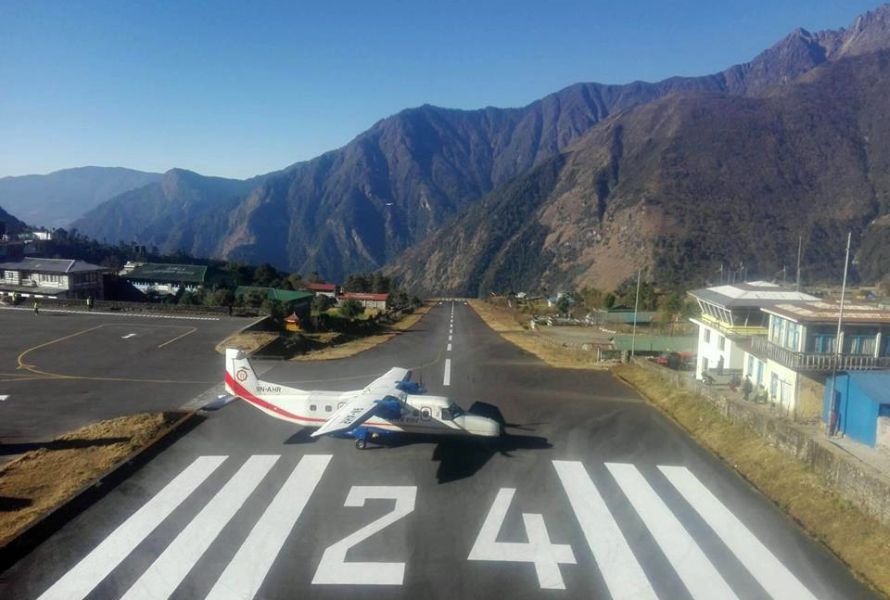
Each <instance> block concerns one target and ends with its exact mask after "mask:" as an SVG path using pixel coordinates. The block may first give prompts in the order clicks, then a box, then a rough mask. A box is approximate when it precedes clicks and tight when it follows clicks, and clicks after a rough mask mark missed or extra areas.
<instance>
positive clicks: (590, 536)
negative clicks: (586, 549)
mask: <svg viewBox="0 0 890 600" xmlns="http://www.w3.org/2000/svg"><path fill="white" fill-rule="evenodd" d="M553 466H554V467H555V468H556V473H557V475H559V479H560V481H561V482H562V487H563V488H565V491H566V495H567V496H568V497H569V503H570V504H571V505H572V510H574V511H575V516H576V517H577V518H578V522H579V523H580V525H581V531H583V532H584V537H585V538H586V539H587V545H588V546H590V551H591V552H592V553H593V559H594V560H595V561H596V564H597V566H598V567H599V571H600V574H601V575H602V576H603V579H604V580H605V582H606V587H608V588H609V594H610V595H611V596H612V600H658V597H657V596H656V595H655V591H654V590H653V589H652V584H651V583H650V582H649V579H648V578H647V577H646V574H645V573H644V572H643V569H642V567H640V563H638V562H637V559H636V557H635V556H634V555H633V552H632V551H631V549H630V546H628V545H627V540H625V539H624V535H622V533H621V530H620V529H619V528H618V524H617V523H616V522H615V519H614V517H612V513H610V512H609V508H608V507H607V506H606V503H605V501H604V500H603V497H602V496H601V495H600V493H599V491H598V490H597V489H596V486H594V485H593V481H592V480H591V479H590V476H589V475H588V474H587V470H586V469H585V468H584V465H582V464H581V463H580V462H578V461H568V460H554V461H553Z"/></svg>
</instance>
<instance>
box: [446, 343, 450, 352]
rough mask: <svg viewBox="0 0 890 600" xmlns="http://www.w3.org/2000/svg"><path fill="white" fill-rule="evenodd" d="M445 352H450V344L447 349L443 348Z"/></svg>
mask: <svg viewBox="0 0 890 600" xmlns="http://www.w3.org/2000/svg"><path fill="white" fill-rule="evenodd" d="M445 352H451V344H448V347H447V348H445Z"/></svg>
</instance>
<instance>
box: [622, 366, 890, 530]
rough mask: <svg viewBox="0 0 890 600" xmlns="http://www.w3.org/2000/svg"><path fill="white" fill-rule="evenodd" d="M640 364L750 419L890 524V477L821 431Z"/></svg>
mask: <svg viewBox="0 0 890 600" xmlns="http://www.w3.org/2000/svg"><path fill="white" fill-rule="evenodd" d="M634 364H636V365H637V366H638V367H640V368H642V369H644V370H646V371H649V372H651V373H654V374H656V375H658V376H659V377H660V378H661V379H662V380H665V381H667V382H669V383H671V384H673V385H674V386H676V387H679V388H681V389H684V390H687V391H689V392H691V393H693V394H695V395H697V396H700V397H701V398H703V399H705V400H707V401H709V402H711V403H712V404H713V405H714V406H715V407H716V408H717V409H718V410H719V411H720V413H721V414H722V415H723V416H724V417H725V418H726V419H728V420H729V421H731V422H733V423H738V424H741V425H744V426H745V427H747V428H748V429H750V430H751V431H752V432H754V433H755V434H757V435H759V436H760V437H762V438H763V439H764V441H765V442H767V443H769V444H771V445H772V446H774V447H776V448H778V449H779V450H781V451H783V452H785V453H787V454H789V455H791V456H793V457H794V458H796V459H798V460H800V461H803V462H804V463H805V464H806V465H807V466H808V467H810V468H811V469H813V471H815V472H816V473H817V474H818V475H819V476H820V477H821V478H822V479H823V480H824V481H825V482H826V483H827V484H828V485H829V486H830V487H831V488H832V489H833V490H834V491H835V492H837V493H838V494H839V495H840V496H842V497H844V498H846V499H847V500H848V501H850V502H851V503H853V504H855V505H856V506H857V507H859V508H860V509H861V510H862V511H863V512H865V513H867V514H869V515H871V516H873V517H875V518H877V519H878V520H880V521H881V522H883V523H884V524H886V525H890V477H888V476H887V475H886V474H884V473H881V471H879V470H878V469H876V468H875V467H873V466H871V465H868V464H866V463H863V462H862V461H860V460H859V459H857V458H856V457H854V456H852V455H850V454H848V453H846V452H845V451H843V450H841V449H839V448H838V447H837V446H835V445H834V444H832V443H831V441H830V440H828V439H826V438H825V436H824V435H823V434H822V433H821V432H820V431H817V430H813V429H812V428H807V427H805V426H803V425H799V424H797V423H794V422H792V421H791V420H789V419H787V418H784V417H783V416H782V415H780V414H777V413H775V412H774V411H771V410H770V409H768V408H767V407H765V406H761V405H757V404H754V403H753V402H747V401H745V400H742V399H741V398H738V397H735V394H727V393H725V391H723V390H721V389H719V388H712V387H709V386H706V385H703V384H702V383H700V382H698V381H696V380H695V379H692V378H691V377H689V376H688V375H686V374H683V373H680V372H677V371H672V370H670V369H667V368H665V367H661V366H659V365H656V364H654V363H652V362H650V361H647V360H635V361H634Z"/></svg>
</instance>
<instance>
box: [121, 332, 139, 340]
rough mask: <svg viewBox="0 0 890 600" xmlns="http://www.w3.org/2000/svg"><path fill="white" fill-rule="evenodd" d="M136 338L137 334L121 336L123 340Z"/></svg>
mask: <svg viewBox="0 0 890 600" xmlns="http://www.w3.org/2000/svg"><path fill="white" fill-rule="evenodd" d="M135 336H136V334H135V333H128V334H127V335H122V336H121V339H122V340H128V339H130V338H131V337H135Z"/></svg>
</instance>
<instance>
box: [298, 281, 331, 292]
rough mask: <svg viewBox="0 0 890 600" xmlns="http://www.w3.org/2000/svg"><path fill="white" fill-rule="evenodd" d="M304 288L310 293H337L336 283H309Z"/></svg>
mask: <svg viewBox="0 0 890 600" xmlns="http://www.w3.org/2000/svg"><path fill="white" fill-rule="evenodd" d="M303 288H304V289H306V290H309V291H310V292H336V291H337V284H336V283H307V284H305V285H303Z"/></svg>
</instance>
